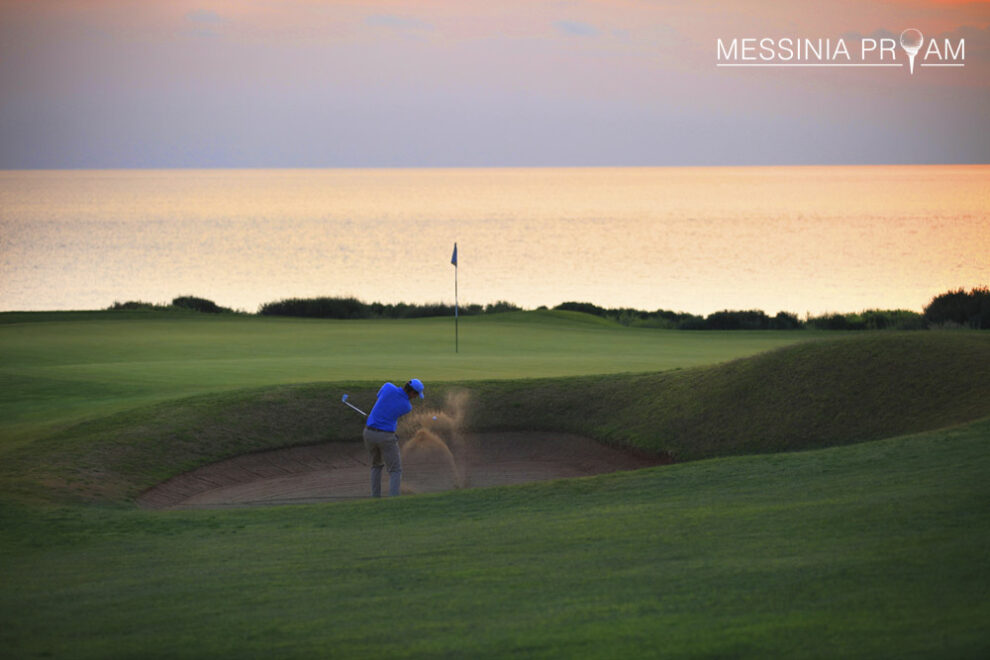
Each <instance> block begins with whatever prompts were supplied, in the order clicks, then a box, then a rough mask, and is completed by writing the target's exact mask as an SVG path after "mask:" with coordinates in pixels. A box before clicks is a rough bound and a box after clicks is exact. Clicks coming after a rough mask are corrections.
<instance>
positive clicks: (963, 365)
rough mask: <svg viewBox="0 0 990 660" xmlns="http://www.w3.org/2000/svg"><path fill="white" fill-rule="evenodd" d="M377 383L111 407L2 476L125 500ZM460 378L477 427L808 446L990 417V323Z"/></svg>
mask: <svg viewBox="0 0 990 660" xmlns="http://www.w3.org/2000/svg"><path fill="white" fill-rule="evenodd" d="M376 386H377V384H371V383H329V384H327V383H320V384H307V385H294V386H279V387H270V388H262V389H253V390H244V391H238V392H232V393H224V394H216V395H207V396H199V397H193V398H189V399H184V400H180V401H174V402H168V403H164V404H158V405H155V406H148V407H144V408H141V409H137V410H133V411H129V412H127V413H122V414H118V415H113V416H110V417H107V418H103V419H98V420H94V421H91V422H87V423H83V424H79V425H76V426H74V427H71V428H69V429H66V430H64V431H62V432H60V433H58V434H56V435H53V436H51V437H49V438H46V439H45V440H42V441H38V442H35V443H33V444H32V445H31V446H30V447H26V448H24V449H22V450H21V451H18V452H16V453H12V454H11V455H8V460H7V461H5V463H4V465H3V466H2V467H0V484H2V487H3V489H4V490H6V491H8V492H12V493H15V494H18V495H19V496H21V497H29V498H32V499H34V498H37V499H43V500H50V499H54V500H77V501H78V500H84V501H104V502H113V501H118V502H119V501H126V500H130V499H133V498H134V497H136V496H137V495H138V494H140V493H141V492H142V491H144V490H145V489H147V488H149V487H151V486H153V485H154V484H156V483H159V482H161V481H163V480H165V479H167V478H169V477H171V476H174V475H176V474H179V473H181V472H184V471H187V470H191V469H193V468H195V467H198V466H201V465H205V464H208V463H211V462H215V461H217V460H221V459H223V458H228V457H231V456H235V455H238V454H243V453H248V452H252V451H260V450H264V449H271V448H276V447H285V446H293V445H304V444H314V443H318V442H327V441H348V440H349V441H357V440H358V439H359V438H360V428H361V421H362V420H361V418H360V417H358V416H357V415H356V413H354V412H353V411H351V410H350V409H348V408H346V407H344V406H343V405H341V404H340V395H341V394H342V393H343V392H349V393H350V394H352V396H353V397H354V399H355V400H357V401H370V400H372V399H373V398H374V391H375V387H376ZM455 389H465V388H464V387H462V386H457V385H453V384H436V385H433V384H431V393H432V394H433V396H432V397H431V398H432V400H433V401H442V399H443V396H444V394H445V393H447V392H450V391H453V390H455ZM466 389H467V390H468V391H469V393H470V396H471V400H472V402H473V403H472V405H471V408H470V413H469V416H468V425H469V427H470V428H472V429H474V430H479V431H497V430H534V431H538V430H547V431H567V432H574V433H579V434H583V435H586V436H590V437H592V438H595V439H597V440H600V441H603V442H607V443H610V444H616V445H623V446H628V447H634V448H638V449H642V450H646V451H650V452H655V453H657V454H665V455H667V456H669V457H670V458H672V459H673V460H676V461H685V460H696V459H701V458H708V457H714V456H726V455H733V454H743V453H757V452H778V451H790V450H800V449H810V448H815V447H825V446H831V445H838V444H848V443H853V442H862V441H867V440H874V439H879V438H884V437H892V436H896V435H902V434H906V433H913V432H920V431H925V430H931V429H936V428H943V427H947V426H951V425H954V424H959V423H963V422H967V421H971V420H975V419H979V418H982V417H986V416H990V335H986V334H982V335H981V334H978V333H935V332H926V333H880V334H874V335H867V336H856V337H843V338H841V339H837V340H833V341H819V342H810V343H807V344H799V345H794V346H791V347H787V348H782V349H778V350H775V351H771V352H769V353H764V354H761V355H757V356H755V357H750V358H744V359H740V360H736V361H733V362H728V363H725V364H721V365H716V366H711V367H703V368H695V369H687V370H675V371H668V372H662V373H653V374H643V375H618V376H601V377H579V378H559V379H534V380H518V381H486V382H475V383H471V384H469V386H467V388H466Z"/></svg>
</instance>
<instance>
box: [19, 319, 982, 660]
mask: <svg viewBox="0 0 990 660" xmlns="http://www.w3.org/2000/svg"><path fill="white" fill-rule="evenodd" d="M465 321H466V322H465V323H464V324H463V325H462V339H463V340H464V341H463V342H462V349H463V351H464V352H463V353H462V354H461V355H458V356H454V355H451V354H450V353H449V350H450V346H449V343H450V339H451V337H450V332H449V330H450V328H449V323H441V322H439V321H433V320H423V321H381V322H325V321H299V320H291V319H257V318H251V317H228V318H219V319H218V318H216V317H197V316H195V315H181V314H158V313H143V314H142V313H133V314H126V313H125V314H123V315H120V316H118V315H116V314H115V315H108V314H105V313H89V314H86V313H75V314H40V315H34V314H28V315H23V314H21V315H18V314H10V315H0V378H2V379H4V380H3V386H4V389H3V392H4V394H3V399H2V400H0V413H3V414H4V415H5V417H4V421H3V422H0V530H2V533H0V657H17V658H22V657H24V658H30V657H71V658H91V657H92V658H107V657H230V658H245V657H272V656H276V657H300V658H302V657H307V658H308V657H325V656H339V657H506V656H513V657H515V656H519V657H575V656H576V657H581V656H584V657H626V656H633V655H647V656H657V655H659V656H663V657H678V658H681V657H683V658H697V657H753V658H764V657H828V658H832V657H862V658H878V657H889V658H905V657H907V658H911V657H926V658H927V657H973V658H977V657H986V656H987V654H988V652H990V633H988V629H987V627H986V621H987V620H990V600H988V599H987V598H986V594H987V593H990V555H988V554H987V548H988V547H990V508H988V507H987V506H986V502H987V501H990V480H988V479H987V478H986V475H987V474H990V335H987V334H986V333H977V332H958V333H942V332H918V333H874V334H862V335H855V336H853V335H840V336H836V335H828V334H821V333H819V334H813V333H807V332H797V333H756V332H754V333H736V332H732V333H683V332H659V331H654V330H631V329H627V328H621V327H619V326H617V325H614V324H608V323H604V322H601V321H600V320H597V319H593V318H589V317H583V316H581V315H573V314H539V313H527V314H509V315H504V316H494V317H483V318H477V319H470V320H468V319H465ZM472 323H473V324H474V325H472ZM807 339H814V340H815V341H812V342H806V343H796V344H795V342H796V341H799V340H807ZM412 373H415V375H417V376H419V377H421V378H424V379H426V380H427V381H428V387H429V388H430V390H429V391H430V395H431V399H430V400H429V403H431V404H439V403H440V401H441V400H442V398H443V396H444V395H445V394H446V393H448V392H451V391H454V390H457V389H467V390H468V391H469V392H470V395H471V397H472V400H473V406H472V409H471V415H470V425H471V426H472V427H473V428H476V429H496V430H497V429H531V430H532V429H553V430H567V431H575V432H579V433H582V434H585V435H590V436H592V437H595V438H598V439H599V440H602V441H606V442H612V443H618V444H629V445H634V446H638V447H641V448H644V449H646V450H648V451H653V452H666V453H668V454H669V455H671V456H673V457H674V458H675V459H677V460H678V461H682V460H691V459H706V460H693V461H692V462H684V463H678V464H674V465H670V466H665V467H659V468H654V469H649V470H642V471H637V472H631V473H623V474H613V475H605V476H600V477H595V478H589V479H578V480H568V481H557V482H550V483H543V484H532V485H528V486H522V487H511V488H509V487H506V488H494V489H482V490H474V491H459V492H452V493H445V494H439V495H427V496H417V497H405V498H399V499H397V500H382V501H357V502H350V503H343V504H332V505H307V506H289V507H276V508H267V509H249V510H217V511H183V512H161V511H145V510H139V509H137V508H135V507H134V506H133V505H132V504H130V500H131V499H132V498H133V497H134V496H135V495H136V494H137V493H139V492H140V491H141V490H142V489H143V488H146V487H147V486H149V485H151V484H153V483H155V482H157V481H160V480H162V479H165V478H167V477H169V476H171V475H173V474H176V473H178V472H181V471H184V470H187V469H190V468H192V467H194V466H196V465H200V464H202V463H206V462H210V461H213V460H217V459H218V458H222V457H224V456H230V455H235V454H238V453H243V452H245V451H252V450H256V449H262V448H269V447H278V446H287V445H293V444H305V443H311V442H319V441H324V440H330V439H347V438H352V439H353V438H354V437H356V435H357V429H358V427H359V425H360V420H359V419H357V418H356V417H355V416H354V414H353V413H352V412H351V411H349V410H348V409H346V408H345V407H344V406H342V405H340V404H339V395H340V394H341V393H342V392H344V391H346V392H349V393H351V394H352V396H353V397H354V398H355V399H356V400H358V402H359V403H365V404H366V405H367V403H368V402H370V400H371V397H372V396H373V393H374V390H375V388H376V387H377V385H378V383H379V382H380V380H381V379H384V378H389V379H400V378H403V377H406V374H412ZM919 432H920V433H919ZM838 445H841V446H838ZM795 450H804V451H795ZM766 452H774V453H766ZM733 454H734V456H732V455H733ZM710 457H717V458H710Z"/></svg>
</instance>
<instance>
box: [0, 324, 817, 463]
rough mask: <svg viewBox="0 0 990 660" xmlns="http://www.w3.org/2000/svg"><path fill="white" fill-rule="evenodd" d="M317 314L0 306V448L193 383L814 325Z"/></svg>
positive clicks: (621, 364)
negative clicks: (730, 328) (16, 309)
mask: <svg viewBox="0 0 990 660" xmlns="http://www.w3.org/2000/svg"><path fill="white" fill-rule="evenodd" d="M453 334H454V333H453V323H452V320H451V319H421V320H408V321H388V320H385V321H320V320H307V319H287V318H267V317H265V318H262V317H251V316H232V315H231V316H228V315H213V314H195V313H183V312H74V313H73V312H53V313H7V314H0V390H2V391H3V392H4V395H3V397H2V398H0V439H3V440H2V442H0V453H2V452H3V450H4V449H5V447H8V446H10V445H12V444H13V443H14V442H15V441H20V440H25V439H31V438H34V437H38V436H39V435H44V434H47V433H49V432H50V431H52V430H53V429H56V428H58V427H60V426H64V425H65V424H66V423H69V422H73V421H78V420H81V419H86V418H93V417H99V416H102V415H106V414H109V413H112V412H115V411H121V410H127V409H130V408H133V407H135V406H138V405H141V404H146V403H151V402H156V401H167V400H170V399H175V398H179V397H183V396H189V395H193V394H203V393H207V392H221V391H229V390H235V389H242V388H245V387H257V386H264V385H273V384H279V383H300V382H313V381H353V380H379V381H380V380H386V379H388V380H391V379H403V378H410V377H413V376H415V377H418V378H421V379H423V380H424V381H426V382H427V383H428V384H429V383H430V382H431V381H436V380H447V381H465V380H477V379H492V378H502V379H507V378H526V377H531V376H569V375H577V374H599V373H620V372H644V371H657V370H663V369H671V368H675V367H686V366H692V365H698V364H711V363H715V362H721V361H724V360H730V359H733V358H736V357H741V356H744V355H752V354H754V353H759V352H762V351H765V350H768V349H770V348H774V347H776V346H782V345H786V344H789V343H794V342H797V341H802V340H807V339H808V338H809V337H816V336H821V334H820V333H805V332H741V333H731V335H729V334H727V333H688V332H660V331H655V330H647V329H633V328H623V327H622V326H619V325H618V324H614V323H609V322H606V321H603V320H601V319H597V318H594V317H589V316H586V315H583V314H575V313H570V312H525V313H523V312H520V313H509V314H499V315H492V316H485V317H467V318H464V319H461V333H460V334H461V341H460V348H461V352H460V353H459V354H456V355H455V354H454V352H453V344H454V336H453Z"/></svg>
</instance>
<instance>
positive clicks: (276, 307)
mask: <svg viewBox="0 0 990 660" xmlns="http://www.w3.org/2000/svg"><path fill="white" fill-rule="evenodd" d="M108 309H110V310H115V311H121V310H126V311H135V310H166V309H179V310H192V311H197V312H207V313H221V312H228V313H229V312H231V311H232V310H230V309H228V308H226V307H220V306H218V305H217V304H216V303H214V302H213V301H211V300H206V299H204V298H196V297H193V296H181V297H179V298H175V299H173V300H172V304H171V305H156V304H153V303H145V302H138V301H130V302H125V303H121V302H115V303H114V304H113V305H111V306H110V307H109V308H108ZM540 309H546V307H540ZM553 309H554V310H558V311H570V312H580V313H584V314H590V315H592V316H597V317H599V318H603V319H606V320H609V321H614V322H616V323H619V324H620V325H624V326H633V327H645V328H659V329H665V330H801V329H804V328H810V329H814V330H924V329H926V328H930V327H940V328H946V327H960V326H962V327H969V328H975V329H984V328H990V289H988V288H987V287H982V288H975V289H972V290H971V291H970V292H969V293H967V292H966V291H965V290H964V289H959V290H957V291H949V292H947V293H944V294H941V295H939V296H936V297H935V298H934V299H932V301H931V302H930V303H929V304H928V305H927V306H926V307H925V309H924V312H923V313H921V314H919V313H918V312H913V311H910V310H904V309H893V310H881V309H870V310H865V311H863V312H856V313H844V314H840V313H828V314H822V315H819V316H811V315H808V316H807V318H805V319H804V320H801V319H799V318H798V316H797V315H796V314H792V313H790V312H778V313H777V314H776V315H775V316H769V315H767V314H766V313H765V312H763V311H762V310H758V309H755V310H722V311H718V312H713V313H712V314H709V315H708V316H698V315H696V314H689V313H686V312H673V311H669V310H664V309H658V310H656V311H652V312H651V311H644V310H640V309H633V308H630V307H617V308H605V307H599V306H598V305H595V304H593V303H589V302H564V303H561V304H559V305H557V306H556V307H554V308H553ZM520 310H521V308H520V307H519V306H517V305H514V304H512V303H510V302H506V301H499V302H496V303H491V304H488V305H477V304H467V305H463V306H461V307H459V308H458V310H457V313H459V314H460V315H462V316H477V315H480V314H497V313H501V312H512V311H520ZM454 313H455V309H454V306H453V305H449V304H446V303H427V304H409V303H394V304H392V303H388V304H386V303H380V302H373V303H366V302H364V301H362V300H359V299H357V298H354V297H329V296H324V297H318V298H286V299H283V300H279V301H275V302H269V303H265V304H263V305H261V307H260V308H259V310H258V314H259V315H261V316H292V317H301V318H320V319H340V320H354V319H411V318H429V317H439V316H453V315H454Z"/></svg>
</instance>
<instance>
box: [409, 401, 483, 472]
mask: <svg viewBox="0 0 990 660" xmlns="http://www.w3.org/2000/svg"><path fill="white" fill-rule="evenodd" d="M469 407H470V395H469V394H468V392H466V391H464V390H454V391H450V392H448V393H447V395H446V397H445V398H444V403H443V407H442V408H441V409H440V410H435V409H431V408H424V409H421V410H419V411H417V412H414V413H410V414H409V415H406V416H405V417H403V418H402V419H401V421H400V423H399V437H400V438H409V440H407V441H406V442H405V444H404V445H403V446H402V450H403V452H408V454H409V455H410V456H414V455H415V454H416V453H420V452H423V453H427V452H435V453H437V454H439V455H440V456H442V457H443V458H444V459H445V460H446V462H447V464H448V465H449V467H450V471H451V476H452V477H453V480H454V487H455V488H464V487H465V486H467V483H468V474H467V471H466V468H467V465H468V460H467V452H468V451H469V449H470V448H469V447H468V446H467V443H466V440H465V438H464V435H463V430H464V424H465V421H466V417H467V412H468V409H469Z"/></svg>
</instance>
